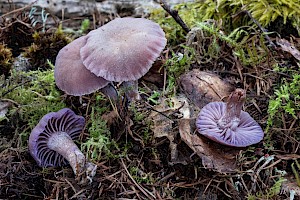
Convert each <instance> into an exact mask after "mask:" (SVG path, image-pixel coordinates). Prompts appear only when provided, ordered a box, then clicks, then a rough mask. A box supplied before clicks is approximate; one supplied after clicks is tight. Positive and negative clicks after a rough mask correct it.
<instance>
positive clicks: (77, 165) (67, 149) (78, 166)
mask: <svg viewBox="0 0 300 200" xmlns="http://www.w3.org/2000/svg"><path fill="white" fill-rule="evenodd" d="M84 123H85V120H84V118H83V117H81V116H78V115H76V114H75V113H74V112H73V111H72V110H70V109H69V108H63V109H61V110H59V111H58V112H51V113H48V114H46V115H45V116H44V117H43V118H42V119H41V120H40V122H39V123H38V124H37V126H36V127H35V128H34V129H33V130H32V132H31V134H30V137H29V142H28V148H29V151H30V154H31V155H32V157H33V158H34V159H35V161H36V162H37V164H38V165H39V166H41V167H51V166H63V165H66V164H67V163H69V164H70V165H71V167H72V169H73V172H74V173H75V174H76V175H77V174H78V173H81V172H83V171H84V170H85V171H86V173H89V174H87V176H88V179H90V178H91V177H89V175H91V176H94V175H95V170H96V165H94V164H92V163H88V162H86V160H85V156H84V155H83V153H82V152H81V151H80V150H79V148H78V147H77V145H76V144H75V143H74V142H73V140H76V139H77V138H78V137H79V135H80V133H81V131H82V129H83V127H84ZM91 166H92V167H91ZM91 168H93V171H91V170H90V169H91ZM90 171H91V172H90Z"/></svg>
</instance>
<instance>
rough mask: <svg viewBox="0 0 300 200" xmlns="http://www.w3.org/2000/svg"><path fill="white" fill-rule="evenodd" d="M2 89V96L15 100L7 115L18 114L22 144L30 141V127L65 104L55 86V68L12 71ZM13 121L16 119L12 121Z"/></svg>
mask: <svg viewBox="0 0 300 200" xmlns="http://www.w3.org/2000/svg"><path fill="white" fill-rule="evenodd" d="M3 86H4V88H3V90H0V96H2V97H3V98H5V99H10V100H11V101H13V102H15V107H13V108H12V109H10V111H9V115H8V119H9V118H10V117H12V116H16V115H17V116H18V117H19V121H18V124H17V127H15V128H16V129H18V132H19V136H20V139H21V140H20V141H21V145H25V144H26V143H27V139H28V136H29V134H30V132H31V130H32V129H33V128H34V127H35V126H36V125H37V123H38V122H39V121H40V119H41V118H42V117H43V116H44V115H45V114H47V113H49V112H55V111H58V110H60V109H62V108H64V107H66V105H65V103H64V102H63V101H62V99H61V97H60V96H61V94H60V92H59V91H58V90H57V89H56V86H55V81H54V75H53V69H50V70H47V71H30V72H21V71H19V72H17V71H12V74H11V76H10V77H9V79H8V80H7V83H6V84H4V85H3ZM9 122H11V123H16V122H13V121H9Z"/></svg>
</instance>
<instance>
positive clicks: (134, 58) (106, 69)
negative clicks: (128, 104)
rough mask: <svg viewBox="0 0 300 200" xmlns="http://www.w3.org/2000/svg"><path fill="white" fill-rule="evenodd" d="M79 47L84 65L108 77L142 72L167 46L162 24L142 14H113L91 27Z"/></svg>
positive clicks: (121, 77)
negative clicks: (138, 16) (115, 16)
mask: <svg viewBox="0 0 300 200" xmlns="http://www.w3.org/2000/svg"><path fill="white" fill-rule="evenodd" d="M86 37H87V42H86V44H85V45H84V46H83V47H82V48H81V49H80V55H81V59H82V61H83V64H84V65H85V67H86V68H87V69H88V70H90V71H91V72H92V73H94V74H95V75H96V76H98V77H103V78H104V79H106V80H109V81H117V82H121V81H134V80H137V79H139V78H141V77H142V76H143V75H145V74H146V73H147V72H148V70H149V69H150V68H151V66H152V64H153V62H154V61H155V60H156V58H157V57H158V56H159V55H160V53H161V51H162V50H163V49H164V47H165V46H166V42H167V40H166V38H165V33H164V31H163V30H162V29H161V27H160V26H159V25H158V24H157V23H155V22H152V21H151V20H148V19H144V18H130V17H126V18H116V19H114V20H112V21H110V22H109V23H107V24H105V25H103V26H101V27H100V28H98V29H96V30H93V31H91V32H90V33H89V34H88V35H87V36H86Z"/></svg>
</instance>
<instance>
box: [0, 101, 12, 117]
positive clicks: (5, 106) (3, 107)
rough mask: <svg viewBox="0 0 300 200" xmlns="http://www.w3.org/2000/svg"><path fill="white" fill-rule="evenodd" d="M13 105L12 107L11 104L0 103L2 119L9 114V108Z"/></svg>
mask: <svg viewBox="0 0 300 200" xmlns="http://www.w3.org/2000/svg"><path fill="white" fill-rule="evenodd" d="M11 105H12V103H11V102H7V101H0V118H3V117H5V115H6V113H7V112H8V108H9V106H11Z"/></svg>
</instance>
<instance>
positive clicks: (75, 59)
mask: <svg viewBox="0 0 300 200" xmlns="http://www.w3.org/2000/svg"><path fill="white" fill-rule="evenodd" d="M86 39H87V38H86V37H85V36H83V37H80V38H77V39H76V40H74V41H73V42H71V43H70V44H68V45H66V46H65V47H64V48H62V49H61V50H60V51H59V53H58V55H57V57H56V61H55V69H54V77H55V82H56V85H57V87H58V88H59V89H61V90H63V91H64V92H66V93H67V94H70V95H74V96H82V95H85V94H90V93H92V92H95V91H96V90H99V89H103V90H102V91H103V93H104V94H106V95H107V96H109V97H111V98H112V99H116V98H117V93H116V90H115V89H114V87H113V86H112V84H111V83H110V81H108V80H105V79H104V78H102V77H97V76H96V75H95V74H93V73H91V72H90V71H89V70H87V69H86V68H85V66H84V65H83V64H82V61H81V58H80V54H79V50H80V48H81V47H82V46H84V45H85V43H86Z"/></svg>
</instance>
